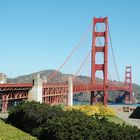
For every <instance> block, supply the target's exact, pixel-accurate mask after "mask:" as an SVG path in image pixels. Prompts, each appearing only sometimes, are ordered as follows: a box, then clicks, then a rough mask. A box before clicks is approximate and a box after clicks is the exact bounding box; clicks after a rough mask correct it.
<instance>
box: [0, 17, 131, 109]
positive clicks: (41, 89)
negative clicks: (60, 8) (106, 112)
mask: <svg viewBox="0 0 140 140" xmlns="http://www.w3.org/2000/svg"><path fill="white" fill-rule="evenodd" d="M97 24H104V27H105V29H104V31H98V28H97ZM92 27H93V31H92V45H91V46H92V47H91V49H90V52H89V53H88V55H87V56H86V58H85V59H84V61H83V62H82V63H81V64H80V66H79V68H78V70H77V72H76V73H75V76H72V77H69V79H68V81H65V82H64V81H63V82H60V81H59V82H53V81H51V80H52V79H53V78H54V77H55V76H56V75H57V73H58V72H59V70H60V69H61V68H62V67H63V66H64V65H65V64H66V63H67V62H68V61H69V59H70V58H71V57H72V55H73V54H74V53H75V51H76V50H77V48H78V47H79V44H78V45H77V46H76V47H75V48H74V49H73V51H72V52H71V53H70V55H69V56H68V57H67V59H66V60H65V61H64V63H63V64H62V65H61V66H60V67H59V68H58V69H57V70H56V71H55V72H54V73H52V74H50V75H49V77H48V80H47V81H48V82H46V83H44V82H42V79H41V78H40V76H39V75H36V76H35V77H34V80H33V82H32V83H5V84H0V100H1V101H2V111H6V110H7V108H8V106H9V102H10V101H18V100H29V101H30V100H35V101H40V102H41V103H42V102H45V103H48V104H53V105H54V104H61V103H65V104H67V105H73V103H72V101H73V94H76V93H79V92H86V93H87V94H89V93H90V94H91V96H90V104H93V103H94V102H96V98H97V96H101V98H102V100H103V104H104V105H105V106H106V105H107V101H108V94H109V91H123V92H124V94H125V99H124V101H125V102H131V103H132V102H133V97H132V96H133V95H132V73H131V66H126V71H125V82H123V83H121V84H120V85H118V84H115V83H114V82H110V81H109V77H111V75H110V73H109V71H108V46H109V45H108V42H109V37H110V30H109V24H108V17H105V18H96V17H94V18H93V23H92ZM84 37H85V34H84V36H83V38H84ZM101 37H102V38H103V39H104V41H103V43H101V40H100V38H101ZM83 38H82V39H83ZM97 39H98V40H99V44H97ZM110 43H111V46H112V41H111V37H110ZM97 53H102V54H103V63H102V64H100V63H99V64H98V63H97V58H96V54H97ZM112 53H113V59H114V63H115V69H116V72H117V75H119V74H118V70H117V65H116V61H115V57H114V52H113V49H112ZM90 54H91V59H90V61H91V64H90V65H91V78H90V79H91V81H90V83H80V82H77V81H76V78H77V75H78V73H79V71H80V70H81V69H82V67H83V65H84V64H85V62H86V61H87V59H88V58H89V56H90ZM81 55H82V54H81ZM98 71H102V72H103V82H102V83H97V82H96V72H98ZM118 77H119V76H118Z"/></svg>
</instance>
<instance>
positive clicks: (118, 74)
mask: <svg viewBox="0 0 140 140" xmlns="http://www.w3.org/2000/svg"><path fill="white" fill-rule="evenodd" d="M108 31H109V39H110V45H111V51H112V55H113V61H114V64H115V70H116V72H117V77H118V80H119V82H120V81H121V80H120V76H119V73H118V69H117V63H116V59H115V55H114V49H113V45H112V39H111V33H110V28H109V24H108Z"/></svg>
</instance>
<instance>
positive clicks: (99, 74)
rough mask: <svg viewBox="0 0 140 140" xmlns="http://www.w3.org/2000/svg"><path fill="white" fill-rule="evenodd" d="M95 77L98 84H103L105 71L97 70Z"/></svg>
mask: <svg viewBox="0 0 140 140" xmlns="http://www.w3.org/2000/svg"><path fill="white" fill-rule="evenodd" d="M95 77H96V84H103V79H104V77H103V71H96V73H95Z"/></svg>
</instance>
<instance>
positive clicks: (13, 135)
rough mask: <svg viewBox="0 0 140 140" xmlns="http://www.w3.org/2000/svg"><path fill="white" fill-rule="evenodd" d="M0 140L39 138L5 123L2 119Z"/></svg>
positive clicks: (34, 139)
mask: <svg viewBox="0 0 140 140" xmlns="http://www.w3.org/2000/svg"><path fill="white" fill-rule="evenodd" d="M0 140H37V139H36V138H34V137H32V136H30V135H29V134H27V133H24V132H22V131H21V130H19V129H17V128H15V127H13V126H11V125H8V124H5V123H4V122H3V121H2V120H1V119H0Z"/></svg>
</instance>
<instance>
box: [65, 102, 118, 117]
mask: <svg viewBox="0 0 140 140" xmlns="http://www.w3.org/2000/svg"><path fill="white" fill-rule="evenodd" d="M65 109H66V110H73V109H74V110H80V111H82V112H84V113H86V114H87V115H95V114H96V115H99V116H114V115H115V111H114V110H113V109H112V108H110V107H105V106H103V105H101V104H96V105H77V106H70V107H65Z"/></svg>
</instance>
